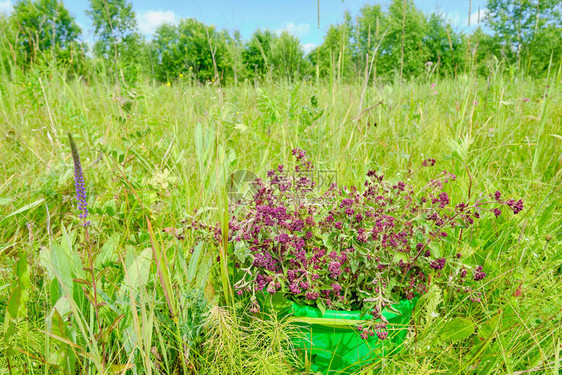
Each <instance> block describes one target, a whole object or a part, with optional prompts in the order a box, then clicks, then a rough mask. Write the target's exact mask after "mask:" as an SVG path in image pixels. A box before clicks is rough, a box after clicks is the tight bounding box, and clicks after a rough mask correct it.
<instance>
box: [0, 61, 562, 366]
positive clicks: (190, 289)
mask: <svg viewBox="0 0 562 375" xmlns="http://www.w3.org/2000/svg"><path fill="white" fill-rule="evenodd" d="M560 79H561V73H560V71H553V72H550V75H549V76H548V78H545V79H531V78H528V77H519V76H514V77H508V76H506V75H502V74H495V75H492V76H490V77H489V78H488V80H484V79H477V78H474V77H471V76H461V77H459V78H457V79H455V80H453V79H447V80H438V79H435V80H434V81H432V80H419V81H415V82H411V83H405V84H399V83H395V84H377V85H372V86H369V87H368V88H367V89H366V91H365V93H364V95H362V92H363V87H362V85H361V84H357V85H344V84H339V83H337V82H332V83H331V84H330V85H325V84H320V83H318V84H317V83H311V82H310V81H309V82H307V83H304V82H301V83H294V84H292V85H287V84H267V85H263V86H260V87H256V86H251V85H246V86H244V85H242V86H239V87H229V88H220V87H219V86H217V85H207V86H195V87H194V86H190V85H182V84H181V83H178V84H175V85H172V86H171V87H167V86H155V85H153V84H149V83H142V84H137V85H135V86H125V85H122V86H116V85H113V84H109V83H104V82H103V81H99V82H96V83H90V84H87V83H85V82H82V81H80V80H65V79H64V78H63V77H61V76H59V75H58V74H57V73H56V72H47V73H45V72H32V73H31V74H29V75H27V76H25V77H19V78H15V79H11V80H8V79H7V78H6V77H4V78H3V79H2V80H1V82H0V90H1V92H2V95H1V99H0V114H1V121H2V123H3V124H2V130H1V131H0V137H1V142H0V155H1V158H0V165H1V170H0V172H1V173H2V175H3V178H1V179H0V274H1V278H0V318H1V319H2V320H3V321H4V325H3V327H4V329H3V339H2V345H3V348H4V350H2V351H0V373H9V372H10V371H11V372H12V373H22V372H27V373H36V374H39V373H45V374H47V373H58V372H60V373H66V372H72V371H79V372H81V373H86V372H87V373H124V372H126V371H128V373H149V374H151V373H172V372H184V373H191V372H196V373H197V372H199V373H217V374H218V373H233V374H234V373H255V374H266V373H272V374H273V373H275V374H280V373H287V374H290V373H299V372H301V371H305V370H306V363H304V362H302V359H299V358H298V356H296V355H295V353H294V352H293V351H292V348H291V345H290V341H291V340H290V338H291V337H292V335H294V334H296V333H295V332H294V330H293V329H292V328H291V327H290V326H289V325H287V324H286V323H284V322H283V321H276V320H275V319H270V318H267V317H264V318H259V319H258V318H251V317H249V316H248V315H247V314H245V313H244V309H243V307H244V306H241V302H240V301H237V300H236V298H233V299H232V301H230V303H229V306H225V305H224V303H223V302H224V300H222V299H220V298H219V296H224V294H222V293H221V292H220V291H219V290H215V289H217V288H218V289H220V288H223V287H224V285H225V284H224V283H223V284H220V282H217V281H218V279H217V280H215V281H214V282H210V281H213V280H212V279H213V278H217V277H218V275H219V274H220V272H219V267H220V265H219V264H218V263H217V262H216V261H215V259H216V258H217V255H218V250H216V249H212V248H210V247H205V246H203V247H199V248H198V247H197V246H196V243H194V240H193V237H192V235H191V233H190V232H189V231H188V230H185V229H184V226H183V224H182V221H183V220H188V219H189V218H191V217H193V215H195V214H194V210H195V209H198V210H199V213H198V215H206V216H207V217H209V218H210V219H211V220H214V221H216V222H223V223H224V222H225V220H227V219H228V214H227V213H226V214H225V212H226V211H225V210H224V202H225V199H226V198H225V194H224V193H225V183H226V176H228V175H229V173H231V172H233V171H236V170H250V171H253V172H254V173H255V174H256V175H258V176H261V177H264V176H265V173H266V171H267V170H269V169H272V168H273V167H275V166H277V165H278V164H288V163H289V160H290V153H291V149H292V148H294V147H300V148H302V149H304V150H306V151H307V153H308V155H309V157H310V159H311V160H313V161H314V163H315V164H316V165H317V166H318V168H319V169H324V170H330V171H335V173H336V176H337V182H338V184H340V185H357V186H360V185H361V183H362V181H364V176H365V174H366V172H367V171H368V170H370V169H376V170H378V171H382V172H383V173H384V174H385V176H387V177H388V178H389V179H390V180H398V179H399V178H400V176H401V175H402V176H404V174H405V173H406V171H407V170H408V169H413V168H415V166H417V165H418V164H419V163H420V162H421V160H423V159H424V158H435V159H436V160H437V167H438V170H437V171H426V170H422V171H420V173H419V174H417V175H416V176H415V177H412V178H419V179H426V178H429V177H430V176H432V173H433V172H439V171H441V170H447V171H449V172H451V173H454V174H456V176H457V179H458V182H457V184H456V185H455V188H454V190H452V191H449V195H450V196H451V198H452V200H453V201H454V200H458V201H460V200H463V199H466V198H467V197H468V196H470V195H472V196H473V197H474V196H475V195H476V194H478V193H480V192H482V193H485V194H491V193H493V192H494V191H496V190H500V191H502V193H503V194H504V196H506V197H513V198H519V197H521V198H523V200H524V201H525V209H524V211H523V212H522V213H521V214H519V215H517V216H513V217H511V218H508V217H507V216H506V217H500V218H499V219H498V220H483V221H482V222H481V223H480V224H479V225H478V226H476V227H475V228H473V229H472V230H470V231H469V232H466V233H464V234H463V237H462V239H451V240H450V241H448V242H447V243H446V245H445V247H446V249H445V250H444V251H451V252H455V253H456V252H460V253H462V254H463V257H464V258H467V259H471V262H473V263H474V264H481V265H483V266H484V268H485V270H486V272H487V273H488V277H487V278H486V279H485V283H484V286H483V288H482V290H481V292H482V296H481V301H480V302H471V301H470V299H469V298H468V297H465V296H463V295H458V294H456V293H454V291H451V290H435V291H433V292H432V293H430V294H429V295H428V296H427V297H426V298H425V303H424V304H421V305H420V307H419V309H417V311H416V312H415V313H414V320H413V322H412V326H411V332H410V335H409V338H408V340H407V343H406V345H405V347H404V349H403V350H402V351H400V352H399V353H398V354H396V355H393V356H392V357H382V358H381V359H380V360H378V361H375V362H374V363H372V364H371V365H370V366H368V367H367V368H366V369H365V372H366V373H419V374H422V373H428V374H429V373H437V372H439V373H452V374H453V373H478V374H501V373H517V374H523V373H530V372H536V373H551V374H558V373H559V372H560V369H561V368H562V363H561V362H560V354H561V351H562V332H561V326H562V324H561V321H562V282H561V281H562V199H561V177H562V124H561V118H562V94H561V93H562V87H561V82H560ZM432 83H436V86H435V91H436V93H435V94H434V93H433V91H434V90H432V89H430V86H431V84H432ZM362 97H364V103H360V100H361V98H362ZM379 102H380V105H377V106H374V105H375V104H377V103H379ZM371 106H374V107H373V108H372V109H369V110H368V111H366V112H363V113H361V112H360V108H361V109H366V108H369V107H371ZM67 133H71V134H72V135H73V137H74V140H75V142H76V144H77V147H78V149H79V152H80V156H81V159H82V166H83V169H84V178H85V181H86V191H87V194H88V204H89V208H90V216H89V220H90V221H91V226H90V227H89V228H88V229H89V234H90V238H91V239H90V241H91V246H93V247H94V248H95V249H97V252H98V254H97V257H96V264H95V269H96V273H98V275H97V276H96V279H97V280H98V282H99V288H100V289H101V290H102V293H104V294H103V295H101V297H100V298H101V299H102V300H103V301H105V302H106V303H107V305H106V306H100V307H92V306H91V304H88V300H87V298H90V297H89V296H88V295H86V293H84V292H83V289H82V288H83V287H84V285H87V284H86V283H85V281H84V280H85V279H87V272H88V271H87V270H84V269H82V268H84V266H83V263H81V262H86V261H87V260H81V257H83V254H84V250H83V249H84V246H85V244H84V241H85V239H84V235H83V228H82V227H81V226H80V221H79V219H78V214H77V212H76V208H75V200H74V197H73V196H74V182H73V169H72V157H71V154H70V147H69V145H68V142H67ZM217 207H218V208H217ZM220 207H223V209H222V210H221V209H220ZM151 228H152V229H151ZM176 235H177V236H176ZM178 237H179V238H178ZM150 249H152V250H150ZM83 258H84V257H83ZM190 263H191V264H190ZM18 265H19V267H20V268H18ZM14 267H15V268H14ZM86 268H87V267H86ZM14 269H15V271H13V270H14ZM73 279H74V280H73ZM77 279H78V280H79V281H77ZM80 280H82V281H80ZM223 281H224V280H223ZM226 285H228V280H226ZM17 288H19V289H18V290H19V292H17V293H20V295H21V297H18V298H19V299H18V303H17V304H16V305H18V307H19V309H16V310H15V312H14V310H13V309H12V310H11V312H10V306H12V308H13V307H14V302H13V301H14V298H15V297H14V290H15V289H17ZM17 293H16V294H17ZM221 301H223V302H221ZM227 302H228V299H227ZM54 306H56V307H57V308H56V309H53V307H54ZM94 309H99V311H100V314H101V315H102V319H103V325H104V327H109V328H107V329H106V331H104V332H105V333H104V334H103V335H99V332H97V329H96V323H95V322H94V320H95V318H94V316H95V314H94ZM168 311H174V312H175V317H174V318H170V314H168ZM59 315H60V316H59ZM70 317H72V321H71V319H70ZM453 317H466V318H468V319H470V320H471V321H473V322H474V324H475V330H474V333H473V334H472V335H471V336H470V337H469V338H467V339H464V340H461V341H457V342H453V343H451V342H448V341H447V340H444V339H442V330H443V327H444V326H445V324H446V322H447V321H449V320H450V319H451V318H453ZM8 318H9V319H8ZM198 322H200V324H199V323H198ZM71 323H72V324H71ZM182 358H183V359H182ZM303 368H304V369H305V370H303ZM381 371H382V372H381Z"/></svg>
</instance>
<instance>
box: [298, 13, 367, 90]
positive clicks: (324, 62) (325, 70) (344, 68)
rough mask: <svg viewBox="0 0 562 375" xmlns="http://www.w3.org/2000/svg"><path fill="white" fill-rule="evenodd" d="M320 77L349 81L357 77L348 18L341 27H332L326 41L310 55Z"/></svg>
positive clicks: (327, 33) (325, 38)
mask: <svg viewBox="0 0 562 375" xmlns="http://www.w3.org/2000/svg"><path fill="white" fill-rule="evenodd" d="M309 58H310V60H311V61H312V63H313V64H314V65H315V66H316V68H317V73H318V75H319V76H320V77H332V78H333V79H336V80H349V79H351V78H352V77H354V76H356V73H357V72H356V71H355V70H354V69H352V68H353V50H352V28H351V20H350V18H349V17H346V19H345V21H344V22H343V23H341V24H339V25H331V26H330V27H329V29H328V31H327V32H326V36H325V37H324V41H323V42H322V44H321V45H320V46H318V47H317V48H315V49H314V51H312V52H311V53H310V55H309Z"/></svg>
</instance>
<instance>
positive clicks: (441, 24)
mask: <svg viewBox="0 0 562 375" xmlns="http://www.w3.org/2000/svg"><path fill="white" fill-rule="evenodd" d="M424 45H425V46H426V48H427V53H428V61H431V62H432V63H433V64H437V66H436V67H435V70H436V71H437V72H439V73H440V74H441V75H445V74H455V75H456V73H457V70H458V69H462V67H463V62H464V48H463V46H464V43H463V37H462V35H461V34H459V33H457V32H455V31H454V30H453V27H452V26H451V24H450V23H449V22H447V21H446V20H445V18H444V17H443V14H441V13H438V12H435V13H433V14H431V16H430V17H429V20H428V22H427V33H426V36H425V38H424Z"/></svg>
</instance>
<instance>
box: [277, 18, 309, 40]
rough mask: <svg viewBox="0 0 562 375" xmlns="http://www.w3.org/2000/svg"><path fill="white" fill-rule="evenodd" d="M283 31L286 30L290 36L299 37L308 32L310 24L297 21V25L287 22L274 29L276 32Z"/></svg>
mask: <svg viewBox="0 0 562 375" xmlns="http://www.w3.org/2000/svg"><path fill="white" fill-rule="evenodd" d="M283 31H286V32H288V33H289V34H291V35H292V36H296V37H301V36H303V35H306V34H308V33H309V32H310V25H309V24H308V23H299V24H298V25H295V24H294V23H292V22H289V23H288V24H286V25H285V26H284V27H282V28H280V29H277V30H275V32H276V33H277V34H281V33H282V32H283Z"/></svg>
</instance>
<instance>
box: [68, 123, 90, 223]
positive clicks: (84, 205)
mask: <svg viewBox="0 0 562 375" xmlns="http://www.w3.org/2000/svg"><path fill="white" fill-rule="evenodd" d="M68 141H69V143H70V150H71V152H72V160H73V161H74V185H75V187H76V200H77V201H78V211H79V212H80V214H79V217H80V218H81V219H82V220H83V221H84V224H83V225H84V226H87V225H89V224H90V222H89V221H86V219H87V218H88V202H87V197H86V186H85V184H84V174H83V173H82V164H81V163H80V154H78V149H77V148H76V144H75V143H74V139H72V135H71V134H70V133H68Z"/></svg>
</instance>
